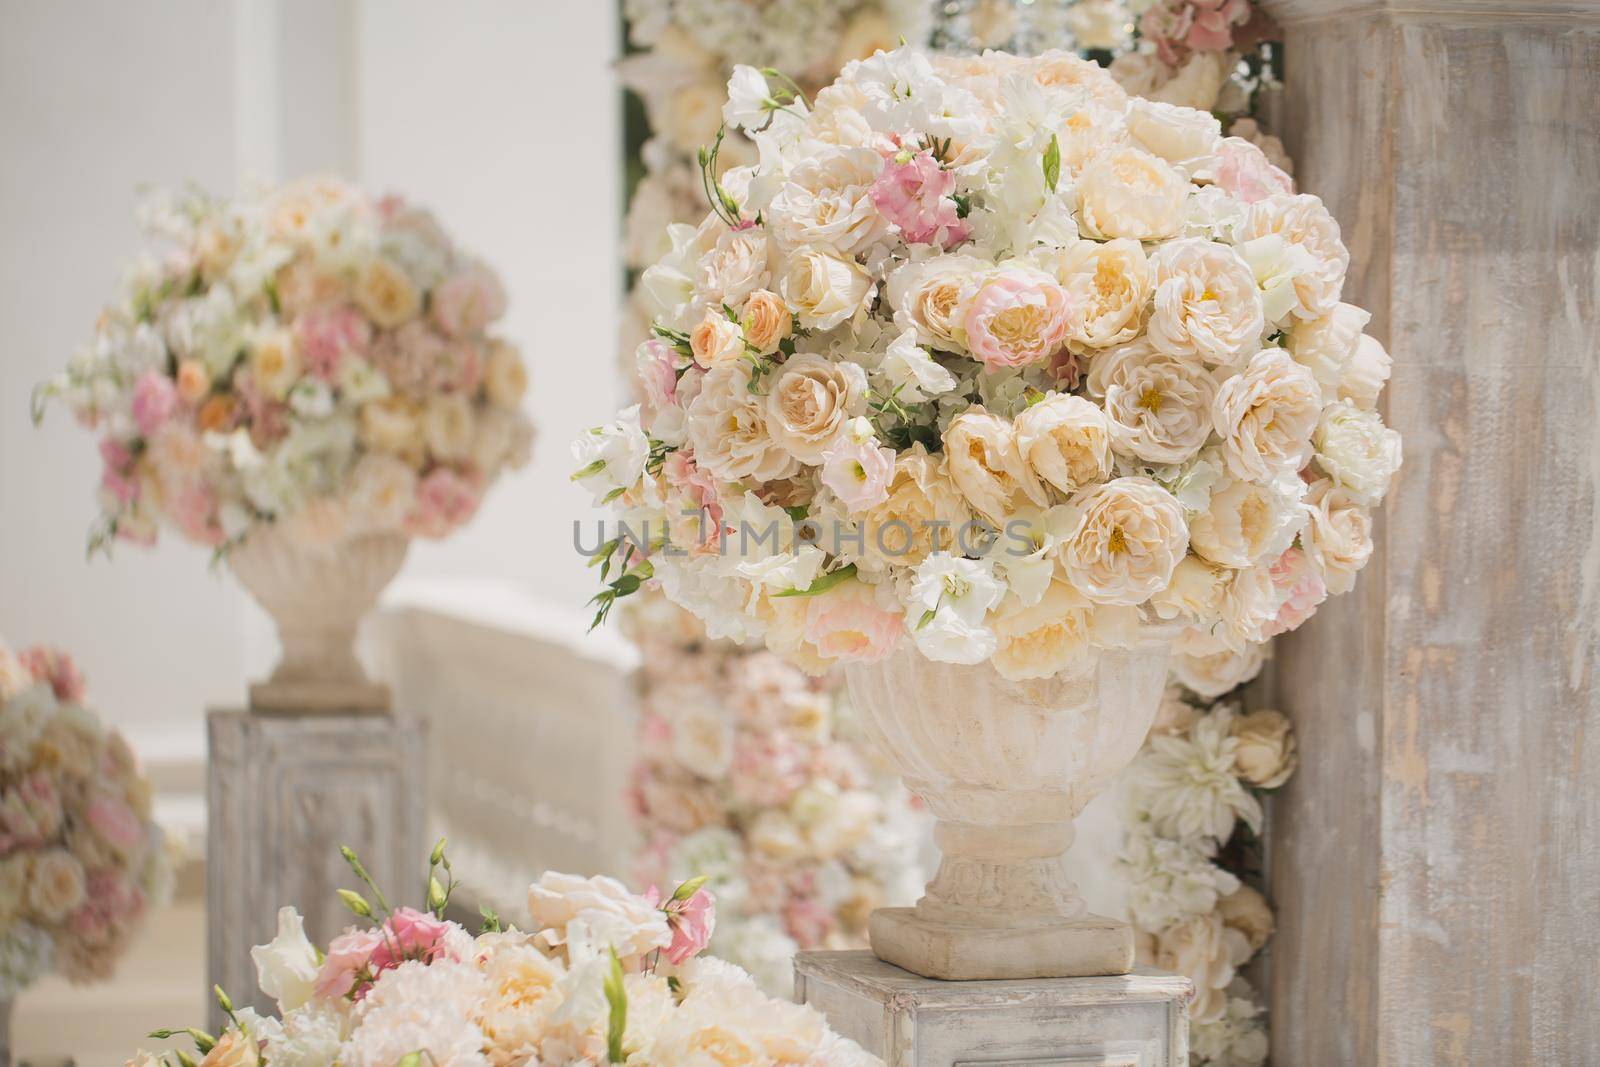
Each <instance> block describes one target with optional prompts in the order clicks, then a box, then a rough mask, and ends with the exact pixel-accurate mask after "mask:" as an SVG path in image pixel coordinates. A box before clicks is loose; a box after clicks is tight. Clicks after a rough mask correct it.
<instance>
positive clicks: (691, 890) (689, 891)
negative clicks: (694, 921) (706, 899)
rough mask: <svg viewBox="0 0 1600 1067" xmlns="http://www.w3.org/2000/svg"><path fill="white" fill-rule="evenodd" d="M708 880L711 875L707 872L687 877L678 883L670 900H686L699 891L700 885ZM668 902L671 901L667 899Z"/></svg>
mask: <svg viewBox="0 0 1600 1067" xmlns="http://www.w3.org/2000/svg"><path fill="white" fill-rule="evenodd" d="M710 880H711V876H710V875H708V874H702V875H700V876H699V877H698V878H691V879H689V880H688V881H687V882H685V883H683V884H682V885H680V886H679V887H678V888H677V891H676V892H674V893H673V894H672V900H673V901H678V900H688V899H689V898H690V897H692V896H694V895H695V894H696V893H698V892H700V887H701V886H703V885H705V884H706V883H707V882H709V881H710ZM669 903H671V901H669Z"/></svg>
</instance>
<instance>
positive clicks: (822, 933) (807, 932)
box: [783, 896, 837, 945]
mask: <svg viewBox="0 0 1600 1067" xmlns="http://www.w3.org/2000/svg"><path fill="white" fill-rule="evenodd" d="M836 925H837V922H836V920H835V919H834V916H833V913H832V912H830V911H829V910H828V909H827V908H824V907H823V906H822V905H821V904H820V903H818V902H817V900H816V899H815V898H814V897H811V896H792V897H790V898H789V900H788V902H787V903H786V904H785V905H784V908H783V926H784V929H785V930H786V931H788V934H789V936H790V937H792V938H794V939H795V941H796V942H797V943H799V944H802V945H821V944H825V943H826V941H827V939H828V935H829V934H831V933H832V932H833V929H834V927H835V926H836Z"/></svg>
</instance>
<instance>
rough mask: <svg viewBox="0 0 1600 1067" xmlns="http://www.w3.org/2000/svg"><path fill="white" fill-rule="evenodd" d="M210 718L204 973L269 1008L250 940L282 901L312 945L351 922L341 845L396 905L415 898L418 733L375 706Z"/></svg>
mask: <svg viewBox="0 0 1600 1067" xmlns="http://www.w3.org/2000/svg"><path fill="white" fill-rule="evenodd" d="M206 725H207V738H208V741H209V744H210V749H211V759H210V764H209V770H208V772H207V773H208V783H207V795H208V802H209V805H210V812H209V825H208V829H207V851H206V928H207V929H206V933H207V946H206V948H207V961H208V970H209V974H210V978H211V981H212V982H213V983H215V984H218V985H221V986H222V987H223V988H224V989H226V990H227V991H228V993H229V995H230V996H231V997H232V998H233V1002H234V1003H235V1004H236V1005H245V1004H253V1005H254V1006H255V1007H256V1008H257V1010H259V1011H263V1012H266V1011H269V1010H271V1009H272V1008H273V1004H272V1001H271V998H269V997H265V996H262V995H261V994H260V993H259V991H258V990H257V989H256V976H255V967H254V965H253V964H252V963H251V961H250V949H251V946H253V945H258V944H262V943H264V942H266V941H270V940H271V939H272V937H273V934H274V933H275V931H276V929H277V914H278V909H279V908H280V907H283V906H284V905H287V904H292V905H294V906H295V907H297V908H299V909H300V912H301V914H302V915H304V916H305V920H306V933H307V934H308V935H309V936H310V938H311V940H312V942H313V943H315V944H327V942H328V940H329V939H330V938H332V937H333V936H335V935H336V934H337V933H338V932H339V931H340V930H342V929H343V928H344V927H345V926H346V925H347V924H349V923H350V922H351V921H353V920H352V919H351V917H350V913H349V912H348V911H346V910H345V908H344V907H343V906H342V905H341V904H340V903H339V900H338V898H337V895H336V894H335V890H337V889H340V888H351V889H360V888H362V887H361V886H359V884H358V883H357V881H356V879H355V877H354V875H353V874H352V873H351V871H350V869H349V867H348V866H346V865H345V862H344V860H343V859H342V858H341V857H340V855H339V846H340V845H349V846H350V847H351V848H353V849H355V850H356V852H358V853H359V854H360V856H361V859H362V862H363V863H364V864H365V865H366V868H367V870H368V872H369V873H371V875H372V876H373V878H374V879H376V880H377V882H378V884H379V885H380V886H382V887H383V888H384V891H385V893H386V894H387V895H388V897H389V900H390V902H391V903H394V904H396V905H398V904H400V903H401V902H406V903H410V904H413V905H420V903H421V894H422V891H423V878H424V876H425V872H426V870H427V862H428V860H427V851H426V849H427V843H425V842H424V840H423V821H422V820H423V793H424V783H425V781H426V777H425V772H426V768H425V766H424V763H423V747H422V742H423V737H424V734H425V731H424V728H423V725H422V724H421V723H420V722H418V721H417V720H416V719H413V718H407V717H402V716H395V715H383V714H370V713H369V714H330V713H328V712H319V713H316V714H307V715H285V714H274V713H266V712H259V711H252V712H243V711H212V712H210V713H209V714H208V715H207V723H206ZM368 896H369V897H370V894H368ZM211 1022H212V1024H213V1026H215V1025H216V1024H217V1022H218V1019H217V1018H215V1017H214V1018H213V1019H212V1020H211Z"/></svg>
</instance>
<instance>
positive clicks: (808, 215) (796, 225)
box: [767, 146, 889, 302]
mask: <svg viewBox="0 0 1600 1067" xmlns="http://www.w3.org/2000/svg"><path fill="white" fill-rule="evenodd" d="M882 169H883V157H882V156H881V155H879V154H878V152H877V151H876V150H875V149H872V148H848V147H833V146H828V147H823V148H821V149H820V150H819V151H816V152H815V153H813V154H811V155H809V156H808V157H807V158H805V159H803V160H801V161H800V162H799V163H797V164H796V165H795V166H793V167H792V168H790V170H789V172H788V174H787V176H786V179H785V181H784V184H783V186H782V188H780V189H779V190H778V192H777V194H776V195H775V196H774V197H773V198H772V202H771V203H770V204H769V205H768V207H767V213H768V214H769V215H770V216H771V220H772V228H773V232H774V233H775V234H776V235H777V238H778V240H779V241H780V242H782V243H783V244H784V245H785V246H787V247H789V248H804V247H810V248H817V249H826V250H828V251H829V252H831V253H833V254H835V255H837V256H840V257H848V256H853V255H855V254H856V253H857V252H860V251H862V250H864V249H865V248H866V247H867V246H868V245H870V244H872V243H873V242H874V241H876V240H878V239H879V238H880V237H882V236H883V235H884V234H885V233H886V232H887V231H888V228H889V224H888V220H887V219H885V218H884V217H883V215H882V214H881V213H880V212H879V211H878V209H877V207H876V206H874V205H873V203H872V184H873V182H874V181H876V180H877V177H878V172H879V171H881V170H882ZM791 302H792V301H791Z"/></svg>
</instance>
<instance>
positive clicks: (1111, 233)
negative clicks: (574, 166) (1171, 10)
mask: <svg viewBox="0 0 1600 1067" xmlns="http://www.w3.org/2000/svg"><path fill="white" fill-rule="evenodd" d="M776 91H777V90H776V88H775V87H774V83H773V82H772V80H771V79H770V78H769V77H768V76H766V75H763V74H762V73H760V72H758V71H755V70H753V69H751V68H739V69H737V70H736V71H735V74H734V77H733V78H732V79H731V80H730V82H729V94H730V96H729V100H728V103H727V106H726V108H725V109H724V117H725V118H726V119H727V120H728V121H729V122H730V123H731V124H740V125H743V126H744V127H745V129H746V131H747V132H748V133H749V134H750V135H751V137H752V138H753V140H754V142H755V144H756V147H757V149H758V159H759V162H757V163H755V164H752V165H748V166H740V167H735V168H733V169H732V170H729V171H727V172H725V173H723V174H721V176H720V178H719V177H718V176H717V175H716V174H715V171H714V168H715V160H711V159H708V160H707V172H708V173H707V188H708V189H709V190H710V191H711V194H712V199H713V201H714V202H713V205H712V207H713V210H712V213H711V214H710V215H709V216H707V217H706V218H705V220H704V221H703V222H701V223H700V224H699V225H698V226H696V227H690V226H676V227H673V229H672V232H671V244H672V248H671V251H670V252H669V253H668V254H667V255H666V256H665V257H664V258H663V259H662V260H660V261H659V262H658V263H656V264H655V265H653V266H651V267H650V268H648V269H647V270H645V271H644V273H643V275H642V276H641V282H640V288H639V293H640V296H641V299H642V300H643V301H644V302H645V304H646V305H647V306H648V309H649V312H650V317H651V320H652V322H653V324H654V330H655V334H656V336H655V337H654V338H653V339H652V340H650V341H647V342H645V343H644V344H642V345H641V346H640V347H639V349H638V351H637V353H636V360H637V366H638V370H639V375H640V382H641V390H642V394H643V403H642V406H641V408H640V410H638V411H630V412H628V413H627V414H626V415H625V417H624V419H623V420H621V421H619V422H618V423H616V424H614V425H612V426H611V427H607V428H603V429H601V430H597V431H594V432H593V433H592V434H591V435H590V436H589V438H588V439H586V441H585V443H584V445H583V446H582V447H583V449H584V451H583V452H582V453H581V455H580V459H588V460H589V465H590V467H591V468H592V470H591V471H590V475H589V476H590V477H591V478H593V479H594V482H595V484H594V488H595V490H596V494H595V495H596V499H597V501H601V502H607V503H611V504H613V505H614V506H615V508H616V509H617V510H618V513H619V515H620V516H621V517H622V518H623V519H625V520H626V522H627V525H628V528H629V535H628V537H627V538H626V539H627V540H630V541H633V542H634V543H636V544H637V547H638V548H639V549H641V550H642V551H643V552H644V553H646V554H648V556H649V560H648V562H647V563H646V564H645V565H644V568H643V569H642V570H641V571H633V572H629V573H626V574H624V576H623V577H622V578H620V579H618V580H617V583H620V584H617V583H614V584H613V588H612V590H611V592H612V593H613V594H615V595H623V594H626V593H627V592H630V591H631V590H632V589H633V588H634V587H636V586H637V585H638V582H639V580H640V578H641V577H648V576H650V575H654V576H655V577H658V578H659V579H660V582H661V585H662V587H663V589H664V590H665V591H666V593H667V595H668V597H669V598H671V599H673V600H675V601H676V602H678V603H679V604H681V605H683V606H685V607H687V608H689V609H690V610H691V611H693V612H695V613H696V614H697V615H699V616H700V617H701V618H702V619H703V620H705V622H706V624H707V626H708V627H709V628H710V630H711V632H712V634H713V636H726V637H732V638H736V639H741V640H743V639H753V638H761V639H764V640H765V642H766V644H767V645H768V647H769V648H771V649H773V650H774V651H777V652H779V653H780V654H782V655H785V656H787V657H789V658H791V659H793V660H795V661H796V662H799V663H801V664H802V665H804V666H805V667H807V668H808V669H813V670H822V669H825V668H826V667H828V666H831V665H834V664H839V663H847V662H871V661H874V660H877V659H879V658H881V657H883V656H885V655H887V654H888V653H889V652H890V651H891V650H892V649H893V648H895V647H896V646H897V645H898V644H899V643H900V642H901V641H904V640H910V641H914V642H915V644H916V645H917V647H918V649H919V650H920V651H921V652H922V653H923V654H924V655H926V656H928V657H930V658H933V659H939V660H946V661H950V662H959V663H975V662H982V661H985V660H987V661H990V662H992V663H993V664H994V665H995V667H996V669H997V670H999V671H1000V672H1001V673H1002V674H1003V675H1005V676H1007V677H1009V678H1015V679H1022V678H1034V677H1043V676H1047V675H1051V674H1054V673H1056V672H1058V671H1060V670H1062V669H1063V668H1064V667H1065V666H1067V665H1068V664H1070V663H1071V662H1073V661H1074V660H1075V659H1077V658H1078V657H1081V656H1083V655H1085V654H1087V653H1088V652H1089V651H1091V650H1092V649H1094V648H1097V647H1109V646H1119V645H1124V644H1126V643H1128V642H1130V641H1135V640H1139V639H1140V637H1141V632H1142V631H1144V630H1145V629H1146V628H1155V627H1160V628H1162V629H1176V630H1178V631H1180V632H1181V633H1180V636H1179V638H1178V650H1179V652H1180V654H1181V655H1180V662H1179V667H1178V669H1179V670H1180V671H1187V672H1190V673H1192V674H1194V675H1196V676H1198V675H1199V674H1201V673H1203V672H1204V671H1205V670H1206V669H1207V667H1209V668H1210V669H1211V671H1212V672H1213V673H1217V672H1225V670H1226V665H1225V664H1219V663H1214V662H1212V663H1208V662H1207V661H1208V660H1211V659H1213V658H1215V657H1231V658H1232V660H1233V661H1236V662H1242V663H1248V662H1249V661H1250V660H1251V659H1252V658H1254V657H1255V656H1256V655H1257V653H1258V646H1259V645H1260V643H1261V642H1263V641H1265V640H1267V639H1269V638H1270V637H1272V636H1273V635H1275V634H1277V633H1281V632H1284V631H1286V630H1289V629H1293V628H1294V627H1296V626H1298V625H1300V624H1301V623H1302V622H1304V621H1305V619H1306V618H1308V617H1309V616H1310V615H1311V614H1312V612H1314V611H1315V610H1316V608H1317V606H1318V605H1319V604H1320V603H1321V601H1322V600H1323V599H1324V598H1325V597H1326V596H1327V595H1329V593H1330V592H1333V591H1335V590H1339V589H1346V588H1348V587H1349V585H1350V583H1351V581H1352V580H1353V576H1354V574H1355V572H1356V571H1357V570H1358V569H1359V568H1360V567H1361V566H1362V565H1363V564H1364V563H1365V562H1366V559H1367V557H1368V556H1369V555H1370V552H1371V540H1370V523H1371V509H1372V508H1373V507H1375V506H1376V505H1377V504H1378V503H1379V502H1380V501H1381V500H1382V498H1383V496H1384V493H1385V492H1386V490H1387V487H1388V484H1389V481H1390V479H1391V477H1392V476H1393V474H1394V472H1395V470H1396V468H1397V467H1398V465H1399V460H1400V446H1399V439H1398V436H1397V435H1396V434H1395V433H1394V432H1393V431H1391V430H1389V429H1387V428H1385V427H1384V426H1383V424H1382V422H1381V421H1380V419H1379V416H1378V414H1377V412H1376V411H1375V410H1374V408H1373V405H1374V404H1375V402H1376V399H1377V390H1378V388H1380V387H1381V383H1382V382H1383V380H1384V379H1385V378H1386V376H1387V364H1388V357H1387V355H1386V354H1383V352H1382V349H1381V347H1380V346H1379V345H1378V344H1377V342H1375V341H1373V340H1372V339H1371V338H1368V337H1365V336H1364V335H1363V334H1362V328H1363V327H1364V325H1365V323H1366V321H1367V318H1368V316H1367V314H1366V312H1364V311H1362V310H1360V309H1359V308H1355V307H1352V306H1350V305H1347V304H1344V303H1341V302H1340V300H1339V295H1340V290H1341V288H1342V286H1343V282H1344V276H1345V271H1346V268H1347V266H1348V263H1349V254H1348V252H1347V251H1346V250H1345V248H1344V245H1343V244H1342V242H1341V240H1340V237H1339V227H1338V224H1337V223H1336V222H1335V221H1334V220H1333V218H1332V217H1331V216H1330V215H1329V214H1328V212H1327V211H1326V209H1325V208H1324V207H1323V206H1322V204H1321V202H1320V201H1319V200H1318V199H1317V198H1316V197H1314V196H1310V195H1306V194H1296V193H1295V192H1294V190H1293V186H1292V182H1291V180H1290V179H1289V177H1288V175H1287V174H1285V173H1284V172H1283V171H1282V170H1281V169H1279V168H1277V167H1276V166H1274V165H1273V164H1271V163H1270V162H1269V161H1268V160H1267V158H1266V156H1265V155H1264V154H1263V152H1262V150H1261V149H1260V148H1258V147H1257V146H1256V145H1254V144H1252V143H1251V142H1249V141H1246V140H1243V139H1241V138H1233V137H1223V136H1222V135H1221V131H1220V127H1219V124H1218V122H1217V120H1216V119H1215V118H1214V117H1212V116H1211V115H1209V114H1206V113H1204V112H1200V111H1195V110H1192V109H1189V108H1185V107H1180V106H1174V105H1169V104H1163V103H1155V102H1151V101H1147V100H1142V99H1138V98H1135V97H1132V96H1130V95H1129V94H1128V93H1127V92H1126V91H1125V90H1124V89H1123V88H1122V87H1121V86H1119V85H1118V84H1117V82H1116V81H1115V80H1114V79H1113V78H1111V77H1110V76H1109V75H1108V74H1107V73H1106V72H1105V71H1104V70H1102V69H1101V68H1100V67H1098V66H1096V65H1095V64H1093V63H1090V62H1087V61H1085V60H1082V59H1080V58H1079V57H1077V56H1075V55H1072V54H1068V53H1059V52H1050V53H1045V54H1043V55H1040V56H1037V57H1032V58H1020V57H1016V56H1012V55H1008V54H1004V53H995V52H991V53H987V54H985V55H983V56H981V57H976V58H955V57H935V58H932V59H930V58H928V57H925V56H923V55H921V54H919V53H916V52H914V51H912V50H909V49H900V50H896V51H893V52H886V53H879V54H877V55H874V56H872V57H871V58H869V59H866V60H862V61H858V62H854V63H851V64H850V65H848V66H847V67H846V68H845V70H844V72H843V73H842V74H841V76H840V78H839V79H838V81H837V82H836V83H835V84H833V85H831V86H829V87H828V88H826V89H824V90H822V91H821V92H820V93H818V94H817V95H816V98H815V99H814V100H811V101H804V100H800V99H795V100H792V101H790V102H788V103H787V104H785V105H784V106H782V107H777V106H774V96H773V94H774V93H775V92H776ZM602 451H604V452H606V453H607V454H608V455H612V456H615V457H617V458H616V459H615V460H610V459H608V460H606V461H605V464H604V465H603V466H601V467H593V463H594V461H593V460H592V459H589V457H591V456H598V455H600V453H601V452H602ZM686 516H690V517H691V518H686ZM640 531H647V533H646V534H645V536H643V537H640V536H639V532H640ZM649 531H653V532H649Z"/></svg>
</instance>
